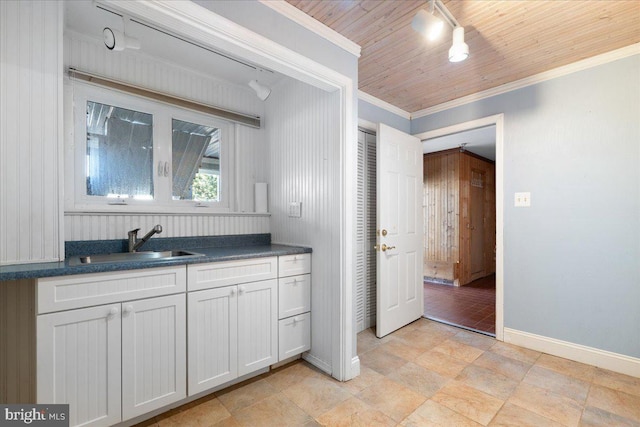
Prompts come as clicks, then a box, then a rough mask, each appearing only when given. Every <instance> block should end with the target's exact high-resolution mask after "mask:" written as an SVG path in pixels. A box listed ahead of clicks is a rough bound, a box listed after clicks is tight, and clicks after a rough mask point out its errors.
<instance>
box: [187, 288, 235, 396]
mask: <svg viewBox="0 0 640 427" xmlns="http://www.w3.org/2000/svg"><path fill="white" fill-rule="evenodd" d="M237 294H238V292H237V286H226V287H223V288H216V289H207V290H204V291H198V292H189V294H188V296H187V303H188V307H189V311H188V312H189V328H188V331H187V335H188V337H187V338H188V349H189V351H188V353H189V374H188V375H189V379H188V385H189V395H193V394H196V393H200V392H201V391H204V390H208V389H210V388H212V387H215V386H218V385H220V384H224V383H226V382H229V381H231V380H233V379H234V378H236V377H237V376H238V302H237Z"/></svg>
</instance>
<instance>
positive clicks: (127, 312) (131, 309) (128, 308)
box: [123, 305, 133, 314]
mask: <svg viewBox="0 0 640 427" xmlns="http://www.w3.org/2000/svg"><path fill="white" fill-rule="evenodd" d="M123 311H124V314H129V313H131V312H132V311H133V306H132V305H127V306H125V308H124V310H123Z"/></svg>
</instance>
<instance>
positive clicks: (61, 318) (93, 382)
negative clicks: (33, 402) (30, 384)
mask: <svg viewBox="0 0 640 427" xmlns="http://www.w3.org/2000/svg"><path fill="white" fill-rule="evenodd" d="M37 336H38V337H37V340H38V341H37V359H38V375H37V390H38V397H37V401H38V403H68V404H69V418H70V419H69V425H71V426H77V425H86V426H89V425H90V426H110V425H112V424H116V423H118V422H120V419H121V418H120V304H109V305H103V306H99V307H92V308H84V309H79V310H69V311H63V312H59V313H52V314H43V315H40V316H38V320H37Z"/></svg>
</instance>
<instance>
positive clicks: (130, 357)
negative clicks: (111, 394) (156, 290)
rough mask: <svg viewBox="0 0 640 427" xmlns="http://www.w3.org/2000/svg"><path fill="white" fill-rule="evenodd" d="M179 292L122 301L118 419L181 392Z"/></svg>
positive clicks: (182, 308) (183, 376) (156, 405)
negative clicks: (119, 415) (120, 415)
mask: <svg viewBox="0 0 640 427" xmlns="http://www.w3.org/2000/svg"><path fill="white" fill-rule="evenodd" d="M186 320H187V319H186V302H185V296H184V294H180V295H171V296H166V297H158V298H149V299H144V300H139V301H130V302H124V303H122V418H123V420H127V419H130V418H133V417H136V416H138V415H141V414H144V413H146V412H149V411H152V410H154V409H157V408H161V407H163V406H165V405H168V404H170V403H173V402H176V401H178V400H181V399H184V398H185V397H186V395H187V394H186V389H187V383H186V350H187V349H186V345H187V343H186V326H187V325H186Z"/></svg>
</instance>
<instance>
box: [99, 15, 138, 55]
mask: <svg viewBox="0 0 640 427" xmlns="http://www.w3.org/2000/svg"><path fill="white" fill-rule="evenodd" d="M128 21H129V17H127V16H123V17H122V28H123V31H118V30H114V29H112V28H109V27H105V28H104V29H103V30H102V37H103V40H104V45H105V46H106V47H107V49H109V50H116V51H121V50H125V49H140V40H138V39H136V38H134V37H130V36H127V34H126V32H127V22H128Z"/></svg>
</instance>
